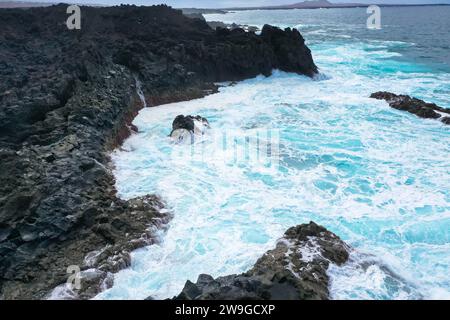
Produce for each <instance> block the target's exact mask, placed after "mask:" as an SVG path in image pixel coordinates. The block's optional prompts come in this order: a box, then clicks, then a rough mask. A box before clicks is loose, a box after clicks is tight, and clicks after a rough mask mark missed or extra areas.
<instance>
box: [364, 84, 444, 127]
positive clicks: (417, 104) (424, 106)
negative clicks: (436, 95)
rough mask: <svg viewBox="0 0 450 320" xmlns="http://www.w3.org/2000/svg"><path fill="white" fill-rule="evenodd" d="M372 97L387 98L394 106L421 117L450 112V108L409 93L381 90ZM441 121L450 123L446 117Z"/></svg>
mask: <svg viewBox="0 0 450 320" xmlns="http://www.w3.org/2000/svg"><path fill="white" fill-rule="evenodd" d="M370 97H371V98H374V99H378V100H386V101H387V102H388V103H389V105H390V106H391V107H392V108H394V109H397V110H402V111H408V112H409V113H412V114H415V115H416V116H418V117H420V118H428V119H439V118H441V117H442V115H441V114H440V113H439V112H441V113H448V114H450V109H446V108H442V107H439V106H438V105H436V104H434V103H427V102H425V101H423V100H420V99H416V98H412V97H410V96H407V95H397V94H395V93H391V92H383V91H380V92H375V93H372V94H371V95H370ZM437 111H438V112H437ZM441 121H442V122H443V123H445V124H450V121H448V120H446V118H445V117H444V118H442V119H441Z"/></svg>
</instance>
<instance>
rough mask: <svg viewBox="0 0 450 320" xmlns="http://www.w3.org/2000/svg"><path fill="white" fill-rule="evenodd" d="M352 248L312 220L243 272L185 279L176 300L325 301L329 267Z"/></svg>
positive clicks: (338, 262) (285, 237)
mask: <svg viewBox="0 0 450 320" xmlns="http://www.w3.org/2000/svg"><path fill="white" fill-rule="evenodd" d="M349 251H350V248H349V247H348V246H347V245H346V244H345V243H344V242H343V241H342V240H341V239H340V238H339V237H338V236H336V235H335V234H334V233H332V232H330V231H328V230H327V229H325V228H324V227H322V226H319V225H317V224H315V223H314V222H310V223H309V224H303V225H299V226H296V227H293V228H290V229H289V230H287V231H286V233H285V234H284V237H283V238H281V239H280V240H279V241H278V243H277V245H276V247H275V249H273V250H269V251H267V252H266V253H265V254H264V255H263V256H262V257H261V258H260V259H259V260H258V261H257V262H256V264H255V265H254V266H253V268H252V269H251V270H249V271H247V272H246V273H243V274H240V275H229V276H225V277H219V278H217V279H214V278H213V277H211V276H209V275H205V274H202V275H200V276H199V277H198V280H197V282H196V283H192V282H191V281H187V282H186V284H185V286H184V289H183V290H182V292H181V293H180V294H179V295H178V296H177V297H175V299H177V300H242V299H244V300H325V299H328V298H329V292H328V285H329V277H328V275H327V269H328V267H329V265H330V263H334V264H336V265H342V264H344V263H345V262H347V260H348V258H349Z"/></svg>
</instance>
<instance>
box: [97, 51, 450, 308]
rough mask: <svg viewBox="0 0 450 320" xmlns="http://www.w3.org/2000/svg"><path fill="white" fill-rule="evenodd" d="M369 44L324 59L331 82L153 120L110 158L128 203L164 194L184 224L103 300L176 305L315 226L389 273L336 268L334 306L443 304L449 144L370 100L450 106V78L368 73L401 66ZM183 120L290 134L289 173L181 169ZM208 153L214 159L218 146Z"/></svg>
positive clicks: (264, 89)
mask: <svg viewBox="0 0 450 320" xmlns="http://www.w3.org/2000/svg"><path fill="white" fill-rule="evenodd" d="M365 45H366V44H362V43H360V44H355V45H354V46H348V47H335V48H326V47H322V48H321V47H320V46H318V47H317V48H316V50H313V52H315V59H316V61H317V63H318V64H319V65H320V67H321V72H323V73H324V74H327V75H329V78H327V79H326V80H325V81H312V80H311V79H309V78H306V77H302V76H297V75H291V74H286V73H283V72H279V71H276V72H275V73H274V75H273V76H272V77H269V78H265V77H262V76H260V77H258V78H256V79H251V80H247V81H244V82H241V83H239V84H237V85H234V86H230V87H222V88H221V89H220V92H219V93H217V94H213V95H210V96H208V97H205V98H203V99H199V100H193V101H188V102H180V103H174V104H170V105H165V106H160V107H156V108H148V109H144V110H142V111H141V112H140V113H139V115H138V117H137V118H136V119H135V120H134V124H135V125H137V126H138V127H139V132H140V133H139V134H137V135H134V136H132V137H130V138H129V139H128V140H127V141H126V142H125V144H124V146H123V149H122V150H116V151H115V152H114V153H113V155H112V159H113V161H114V165H115V172H114V173H115V176H116V180H117V189H118V192H119V194H120V196H121V197H123V198H125V199H129V198H132V197H135V196H140V195H144V194H148V193H156V194H159V195H161V196H162V197H163V198H164V200H165V201H166V202H167V204H168V205H169V209H170V210H171V212H173V213H174V219H173V221H172V222H171V223H170V228H169V230H168V232H167V234H166V235H165V236H163V242H162V243H161V244H159V245H154V246H150V247H147V248H143V249H140V250H137V251H135V252H133V253H132V266H131V268H129V269H127V270H123V271H121V272H119V274H117V276H116V277H115V285H114V286H113V288H112V289H110V290H107V291H106V292H104V293H102V294H101V295H99V296H98V298H102V299H112V298H114V299H130V298H145V297H147V296H150V295H151V296H153V297H155V298H168V297H172V296H173V295H175V294H177V293H179V292H180V290H181V289H182V287H183V285H184V283H185V281H186V280H188V279H189V280H191V281H195V280H196V279H197V276H198V275H199V274H200V273H208V274H211V275H213V276H220V275H227V274H232V273H239V272H243V271H245V270H247V269H249V268H250V267H251V266H252V265H253V264H254V262H255V261H256V260H257V259H258V258H259V257H260V256H261V255H262V254H263V253H264V252H265V251H267V250H269V249H271V248H273V247H274V245H275V241H276V239H278V238H279V237H280V236H281V235H282V234H283V233H284V231H285V230H286V229H287V228H289V227H291V226H293V225H297V224H300V223H305V222H309V221H310V220H314V221H315V222H317V223H319V224H322V225H324V226H325V227H327V228H329V229H330V230H331V231H333V232H335V233H336V234H338V235H339V236H341V237H342V238H343V239H344V240H346V241H347V242H348V243H350V244H351V245H352V246H354V247H356V248H357V249H358V250H363V251H367V252H372V253H374V254H375V255H376V256H378V257H379V258H380V260H381V261H380V264H376V265H370V266H368V267H366V268H362V267H360V265H361V264H360V262H361V260H358V259H355V261H356V262H355V263H353V264H349V265H348V266H346V267H344V268H334V267H333V268H332V270H331V273H330V274H331V276H332V279H333V286H332V290H331V291H332V293H333V296H334V297H335V298H363V299H371V298H378V299H387V298H396V299H401V298H417V297H418V296H419V293H418V292H420V295H421V296H422V295H423V296H424V297H436V296H445V294H446V292H448V291H449V288H450V282H449V279H448V270H449V268H450V257H449V256H450V255H448V252H449V251H448V249H449V248H448V243H449V242H450V239H449V237H450V235H449V232H450V231H449V230H450V227H449V226H450V204H449V203H450V194H449V190H450V178H449V177H450V175H449V168H450V159H449V157H448V155H449V154H450V131H449V130H448V128H447V127H444V126H443V125H442V124H441V123H440V122H439V121H433V120H424V119H420V118H417V117H415V116H413V115H411V114H408V113H404V112H401V111H398V110H394V109H391V108H390V107H389V106H388V105H387V104H386V103H385V102H383V101H378V100H374V99H369V98H368V97H369V95H370V94H371V93H372V92H376V91H380V90H388V91H393V92H399V93H407V94H411V95H416V96H419V97H423V95H424V94H425V93H426V94H427V100H433V101H436V102H439V104H441V105H442V106H443V107H448V104H447V105H446V101H447V102H448V100H445V99H447V98H445V97H442V96H441V95H440V94H439V93H436V94H433V92H434V91H433V90H434V89H435V88H437V87H439V88H449V87H450V75H448V74H436V75H434V74H433V73H430V72H423V71H420V70H418V71H417V72H413V73H412V72H396V73H392V72H387V73H386V72H380V73H376V72H375V73H373V72H370V71H371V70H372V68H375V67H376V68H383V67H384V66H385V65H387V64H390V63H392V64H394V63H395V62H393V60H389V59H390V58H392V56H393V55H392V54H391V53H389V51H388V50H386V48H381V47H380V48H379V49H377V48H376V46H377V44H372V45H373V46H374V47H372V48H371V50H370V51H365V50H364V46H365ZM403 67H404V66H403V65H401V64H400V65H397V66H396V68H398V69H399V70H402V68H403ZM407 67H408V68H410V66H407ZM405 68H406V67H405ZM178 114H199V115H201V116H204V117H206V118H207V119H208V120H209V121H210V124H211V127H212V129H211V134H215V133H214V132H216V133H220V132H221V131H222V130H231V131H235V132H236V134H237V135H238V136H242V135H245V134H246V133H247V132H249V131H250V130H255V129H274V128H277V129H279V132H280V139H281V140H280V156H281V161H280V168H279V170H274V169H273V168H266V167H264V166H251V165H249V164H248V163H245V162H241V163H239V164H237V165H236V164H234V165H233V163H229V162H223V161H222V162H221V161H217V159H212V158H208V157H206V158H205V159H203V161H198V159H197V158H196V160H195V161H190V160H189V159H185V158H184V159H183V158H179V157H178V158H177V157H173V153H174V152H176V150H179V149H176V148H183V147H189V146H176V147H174V146H173V145H171V144H170V143H169V142H168V140H169V139H167V135H168V134H169V133H170V129H171V128H170V125H171V123H172V121H173V119H174V117H175V116H176V115H178ZM202 147H204V148H205V149H204V150H203V151H202V152H205V150H206V152H205V153H206V154H208V153H209V152H211V153H212V152H213V151H217V150H215V148H216V147H215V146H214V144H210V143H208V142H207V141H206V142H205V143H202ZM199 150H201V149H197V148H196V149H195V150H194V151H193V152H194V153H195V152H200V151H199ZM362 262H364V260H363V261H362ZM379 265H386V266H388V267H389V270H394V271H395V272H394V273H396V274H399V275H401V279H402V281H394V280H392V279H393V277H392V275H391V274H390V273H389V272H386V270H387V269H384V268H380V267H379ZM397 266H401V267H397ZM353 283H355V284H356V285H352V284H353ZM391 283H394V285H391Z"/></svg>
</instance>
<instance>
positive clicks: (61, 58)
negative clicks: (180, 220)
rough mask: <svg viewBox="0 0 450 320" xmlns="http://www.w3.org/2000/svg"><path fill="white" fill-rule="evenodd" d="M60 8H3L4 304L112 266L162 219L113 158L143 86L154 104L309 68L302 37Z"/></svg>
mask: <svg viewBox="0 0 450 320" xmlns="http://www.w3.org/2000/svg"><path fill="white" fill-rule="evenodd" d="M66 9H67V5H62V4H61V5H57V6H51V7H46V8H31V9H27V10H22V9H2V10H0V25H1V30H0V257H1V258H0V299H14V298H26V299H38V298H43V297H45V296H46V295H47V294H48V292H49V291H50V290H51V289H53V288H55V287H56V286H58V285H60V284H63V283H64V282H65V281H66V279H67V277H68V276H69V275H68V274H67V273H66V270H67V267H68V266H70V265H78V266H80V267H81V270H82V271H86V272H87V271H88V270H92V269H95V270H101V271H102V272H103V271H104V272H115V271H117V269H120V268H122V267H124V266H126V265H127V262H126V261H127V259H122V260H123V261H122V260H121V261H122V262H123V263H122V262H120V263H114V261H113V262H111V263H109V262H108V261H110V260H108V258H110V257H114V256H118V257H120V256H123V257H126V252H128V251H129V250H132V249H134V248H136V247H138V246H142V245H144V244H145V243H149V242H152V241H154V239H153V238H152V236H151V234H152V233H151V230H150V231H149V229H148V227H149V226H152V227H153V228H159V227H161V226H162V225H164V224H165V223H166V222H167V221H168V219H169V218H170V216H169V215H168V214H167V212H166V211H165V210H164V209H163V203H162V202H161V201H160V200H159V199H158V198H157V197H154V196H147V197H144V198H139V199H132V200H130V201H123V200H121V199H119V198H118V197H117V196H116V190H115V188H114V183H115V181H114V177H113V174H112V172H111V170H110V169H109V165H108V163H109V156H108V154H109V152H110V151H111V150H112V149H113V148H114V147H116V146H117V145H119V144H120V143H121V142H122V141H123V139H125V138H126V137H127V136H128V135H129V134H130V128H131V126H130V123H131V120H132V119H133V118H134V117H135V116H136V114H137V112H138V110H139V109H140V108H142V107H143V106H144V103H142V101H141V99H140V98H139V95H138V93H137V91H138V90H137V83H138V81H139V84H141V85H139V86H138V87H139V88H142V91H143V93H144V95H145V102H146V104H148V105H149V106H155V105H158V104H162V103H168V102H175V101H180V100H187V99H192V98H197V97H202V96H204V95H206V94H208V93H211V92H214V91H215V90H216V86H215V85H214V82H218V81H233V80H242V79H244V78H248V77H254V76H256V75H258V74H261V73H262V74H264V75H269V74H270V73H271V71H272V69H274V68H278V69H281V70H284V71H291V72H296V73H299V74H306V75H309V76H311V75H313V74H314V73H315V72H316V71H317V68H316V66H315V65H314V62H313V60H312V57H311V53H310V51H309V49H308V48H307V47H306V46H305V45H304V41H303V38H302V37H301V35H300V34H299V33H298V32H297V31H292V30H286V31H282V30H279V29H276V28H269V27H267V28H265V31H264V32H263V36H258V35H256V34H254V33H251V32H244V31H243V30H240V29H236V30H233V31H229V30H220V29H219V30H212V29H211V28H210V27H209V26H208V25H207V24H206V23H205V22H204V21H201V20H199V19H190V18H187V17H185V16H184V15H183V14H182V13H181V11H178V10H173V9H171V8H169V7H167V6H153V7H136V6H119V7H104V8H94V7H81V15H82V19H81V30H68V29H67V27H66V23H65V22H66V20H67V18H68V15H67V14H66ZM286 58H287V59H286ZM105 248H108V249H105ZM102 250H103V251H102ZM99 251H102V252H104V254H103V255H102V257H103V258H102V259H98V260H95V261H96V262H95V263H93V264H92V263H86V262H85V258H86V256H89V255H91V254H92V252H99ZM113 260H114V259H113ZM119 260H120V259H119ZM87 274H88V275H89V276H88V277H87V278H89V279H91V280H92V279H99V280H98V281H103V280H104V279H103V280H102V278H104V277H103V275H104V274H103V275H100V276H98V277H97V276H96V277H91V276H92V272H87ZM89 281H90V280H89ZM98 281H97V282H98ZM94 282H95V281H94ZM95 287H96V285H92V288H94V289H93V290H85V291H84V293H83V294H82V295H81V297H83V298H87V297H90V296H92V295H94V294H95V291H96V290H95Z"/></svg>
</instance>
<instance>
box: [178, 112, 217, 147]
mask: <svg viewBox="0 0 450 320" xmlns="http://www.w3.org/2000/svg"><path fill="white" fill-rule="evenodd" d="M208 128H210V125H209V122H208V120H207V119H206V118H203V117H202V116H198V115H197V116H190V115H188V116H184V115H178V116H177V117H176V118H175V120H173V123H172V132H171V133H170V137H171V138H172V139H173V140H175V141H177V142H182V141H189V139H191V140H194V137H195V135H197V136H202V135H203V134H205V132H206V129H208Z"/></svg>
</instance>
